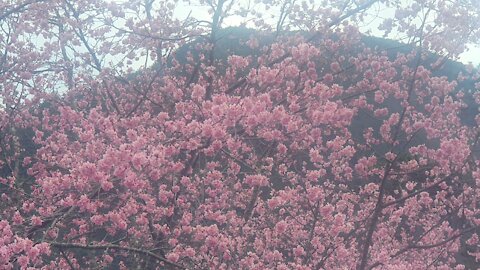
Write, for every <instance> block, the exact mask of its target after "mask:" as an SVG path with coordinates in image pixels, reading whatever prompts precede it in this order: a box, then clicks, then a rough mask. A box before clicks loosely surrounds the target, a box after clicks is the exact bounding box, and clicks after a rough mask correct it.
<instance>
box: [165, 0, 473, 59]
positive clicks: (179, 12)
mask: <svg viewBox="0 0 480 270" xmlns="http://www.w3.org/2000/svg"><path fill="white" fill-rule="evenodd" d="M248 1H249V0H237V2H239V3H244V4H245V3H247V2H248ZM478 1H480V0H478ZM252 2H253V1H252ZM179 3H183V2H179ZM256 8H257V7H256ZM258 8H261V6H258ZM262 12H263V13H265V14H272V15H273V14H278V12H279V8H272V9H271V10H269V11H265V10H262ZM369 12H370V15H371V16H370V17H371V18H370V20H368V19H367V20H366V21H367V22H368V24H367V25H365V26H363V27H361V28H360V29H361V31H362V32H363V33H366V32H370V34H371V35H374V36H379V37H381V36H382V35H383V33H382V32H381V31H379V30H378V29H377V26H378V24H379V22H380V21H381V19H378V17H379V16H380V14H381V16H383V17H388V16H392V17H393V16H394V10H392V9H390V10H389V9H387V8H384V7H376V8H373V9H371V10H370V11H369ZM174 14H175V15H176V17H177V18H178V19H185V18H186V17H187V16H188V15H189V14H190V16H193V17H195V18H197V19H202V20H207V21H210V20H211V17H212V15H211V14H209V13H208V8H207V7H205V6H203V7H202V6H200V5H194V4H191V5H186V4H180V5H177V7H176V9H175V13H174ZM244 21H245V19H244V18H241V17H229V18H227V19H226V20H225V21H224V22H223V25H222V26H223V27H228V26H238V25H240V24H241V23H242V22H244ZM272 22H273V23H274V22H275V19H273V20H272ZM467 47H468V48H469V50H468V51H466V52H464V53H463V54H461V55H460V59H459V61H461V62H463V63H465V64H468V63H469V62H471V63H472V64H473V65H474V66H477V65H480V46H478V45H476V44H469V45H468V46H467Z"/></svg>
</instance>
